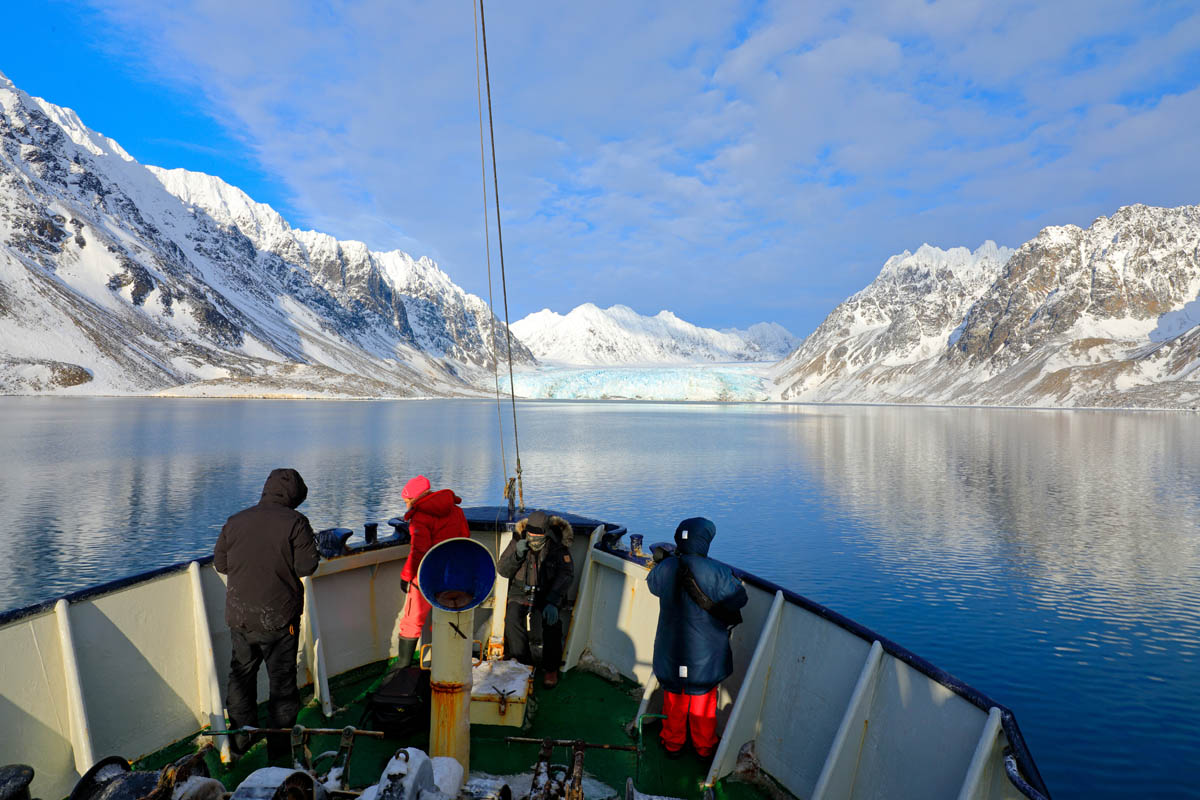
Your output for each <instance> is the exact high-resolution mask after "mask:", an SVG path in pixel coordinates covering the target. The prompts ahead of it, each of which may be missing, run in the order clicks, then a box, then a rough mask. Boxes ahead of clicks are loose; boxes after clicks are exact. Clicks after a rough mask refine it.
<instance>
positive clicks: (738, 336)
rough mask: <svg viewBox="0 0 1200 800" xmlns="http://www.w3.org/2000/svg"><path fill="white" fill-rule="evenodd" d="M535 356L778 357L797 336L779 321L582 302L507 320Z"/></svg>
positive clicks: (672, 361) (633, 361) (611, 359)
mask: <svg viewBox="0 0 1200 800" xmlns="http://www.w3.org/2000/svg"><path fill="white" fill-rule="evenodd" d="M512 331H513V333H514V334H516V335H517V336H518V337H519V338H520V339H521V341H522V342H524V343H525V344H526V345H527V346H528V347H529V349H530V350H531V351H532V352H533V354H534V355H535V356H536V357H537V359H538V360H539V361H543V362H546V363H554V364H563V365H568V364H569V365H575V366H584V365H591V366H621V367H629V366H648V365H681V364H697V363H725V362H734V361H777V360H778V359H780V358H782V357H783V356H784V355H786V354H787V353H788V352H790V351H791V350H792V349H793V348H794V347H795V346H796V344H797V342H798V340H797V339H796V338H795V337H794V336H792V335H791V334H790V333H788V331H787V330H786V329H785V328H783V327H782V326H780V325H776V324H774V323H758V324H757V325H752V326H751V327H750V328H749V330H745V331H740V330H736V329H729V330H723V331H718V330H713V329H712V328H700V327H697V326H696V325H693V324H691V323H690V322H685V321H684V320H681V319H680V318H679V317H677V316H675V315H674V314H672V313H671V312H670V311H660V312H659V313H658V314H656V315H655V316H653V317H646V316H642V315H641V314H638V313H637V312H635V311H634V310H633V309H631V308H628V307H626V306H620V305H617V306H612V307H611V308H607V309H604V308H598V307H597V306H595V305H593V304H591V303H584V304H583V305H581V306H578V307H576V308H574V309H572V310H571V311H570V313H568V314H566V315H562V314H556V313H555V312H553V311H551V310H549V309H544V310H542V311H538V312H536V313H534V314H530V315H529V316H527V317H525V318H524V319H522V320H519V321H518V322H514V323H513V325H512Z"/></svg>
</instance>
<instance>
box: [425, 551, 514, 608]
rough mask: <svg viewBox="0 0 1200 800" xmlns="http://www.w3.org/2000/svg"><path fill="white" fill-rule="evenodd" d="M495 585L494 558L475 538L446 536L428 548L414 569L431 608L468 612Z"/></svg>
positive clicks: (480, 601)
mask: <svg viewBox="0 0 1200 800" xmlns="http://www.w3.org/2000/svg"><path fill="white" fill-rule="evenodd" d="M495 584H496V561H495V559H493V558H492V554H491V552H489V551H488V549H487V548H486V547H484V546H483V545H482V544H480V543H479V542H477V541H475V540H474V539H463V538H458V539H447V540H446V541H444V542H439V543H438V544H435V545H434V546H433V547H431V548H429V552H427V553H425V556H424V558H422V559H421V566H420V567H418V568H417V585H418V587H419V588H420V589H421V594H423V595H424V596H425V599H426V600H428V601H429V603H430V605H432V606H433V607H434V608H440V609H441V610H443V611H468V610H470V609H472V608H475V606H477V605H479V604H480V603H482V602H483V601H484V600H486V599H487V598H488V595H490V594H491V593H492V587H493V586H494V585H495Z"/></svg>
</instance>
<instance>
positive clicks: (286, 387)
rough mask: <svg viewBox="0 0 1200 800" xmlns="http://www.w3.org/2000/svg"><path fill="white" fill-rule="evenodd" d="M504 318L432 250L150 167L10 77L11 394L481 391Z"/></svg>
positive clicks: (5, 135)
mask: <svg viewBox="0 0 1200 800" xmlns="http://www.w3.org/2000/svg"><path fill="white" fill-rule="evenodd" d="M491 323H492V317H491V315H490V313H489V312H488V309H487V307H486V304H485V303H483V301H481V300H480V299H479V298H477V297H474V296H472V295H469V294H466V293H465V292H463V291H462V290H461V289H459V288H458V287H457V286H455V285H454V284H453V282H452V281H450V279H449V277H448V276H446V274H445V273H444V272H442V271H441V270H440V269H438V268H437V266H436V265H435V264H433V263H432V262H431V261H429V260H428V259H419V260H415V259H413V258H411V257H410V256H408V255H407V254H405V253H401V252H399V251H395V252H391V253H376V252H373V251H370V250H369V249H367V247H366V246H365V245H363V244H361V243H358V242H339V241H337V240H335V239H333V238H332V237H329V236H325V235H324V234H320V233H315V232H305V231H294V230H293V229H292V228H291V227H290V226H289V225H288V224H287V223H286V222H285V221H284V220H283V219H282V217H280V216H279V215H278V214H276V213H275V212H274V211H273V210H271V209H270V208H269V207H267V206H265V205H262V204H258V203H254V202H253V201H251V200H250V198H248V197H246V196H245V194H244V193H242V192H240V190H237V189H235V188H234V187H231V186H228V185H227V184H224V183H223V182H221V181H220V180H218V179H216V178H212V177H210V176H205V175H198V174H196V173H187V172H184V171H182V170H173V171H164V170H158V169H155V168H152V167H151V168H148V167H144V166H142V165H140V164H138V163H137V162H136V161H134V160H133V159H132V158H131V157H130V156H129V155H128V154H127V153H126V152H125V151H124V150H122V149H121V148H120V146H119V145H117V144H116V143H115V142H113V141H112V140H110V139H107V138H105V137H103V136H101V135H100V134H97V133H96V132H94V131H91V130H89V129H88V128H86V127H85V126H84V125H83V123H82V122H81V121H80V120H79V118H78V117H77V116H76V115H75V114H74V112H71V111H70V110H68V109H62V108H59V107H57V106H54V105H52V104H49V103H46V102H45V101H42V100H39V99H36V98H31V97H29V96H28V95H25V94H24V93H22V92H20V91H19V90H18V89H16V87H14V86H13V85H12V83H11V82H9V81H8V80H7V79H5V78H4V77H3V76H2V75H0V393H3V392H9V393H11V392H20V393H24V392H40V391H66V392H82V393H116V394H120V393H147V392H157V391H167V392H172V393H181V394H205V393H212V394H289V393H298V394H327V395H332V396H345V395H353V396H364V395H365V396H409V395H428V394H433V395H444V394H461V393H471V392H472V391H473V389H472V388H471V384H472V382H473V381H475V380H477V379H481V378H482V377H483V375H484V374H485V372H488V371H490V370H487V371H485V370H484V369H483V367H485V366H488V365H490V363H491V359H492V358H493V348H492V347H491V346H490V342H491V337H490V329H491ZM497 327H498V330H499V333H500V337H499V338H500V344H499V347H500V352H501V357H503V354H504V350H503V348H504V343H503V326H502V325H500V324H497ZM514 359H515V360H516V361H517V362H519V363H521V362H531V361H532V356H531V355H530V354H529V352H528V350H525V349H524V348H520V349H518V348H517V347H516V346H514Z"/></svg>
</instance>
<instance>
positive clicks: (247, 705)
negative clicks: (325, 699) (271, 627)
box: [225, 622, 300, 761]
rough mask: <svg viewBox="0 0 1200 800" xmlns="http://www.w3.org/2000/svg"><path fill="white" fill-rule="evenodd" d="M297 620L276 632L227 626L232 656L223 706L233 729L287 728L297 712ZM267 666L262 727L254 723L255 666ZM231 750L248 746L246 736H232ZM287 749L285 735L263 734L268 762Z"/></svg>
mask: <svg viewBox="0 0 1200 800" xmlns="http://www.w3.org/2000/svg"><path fill="white" fill-rule="evenodd" d="M299 629H300V624H299V623H298V622H297V623H295V624H294V625H292V626H291V628H290V630H289V629H288V628H283V629H281V630H277V631H247V630H240V629H238V628H231V629H230V631H229V633H230V638H231V639H232V641H233V656H232V658H231V659H230V664H229V690H228V692H226V696H225V707H226V708H227V709H228V710H229V724H230V726H231V727H234V728H244V727H248V726H249V727H267V728H291V727H292V726H293V725H295V724H296V716H297V715H298V714H299V713H300V690H299V689H298V688H297V687H296V647H297V645H298V643H299V637H298V636H297V633H298V631H299ZM264 663H265V664H266V665H267V680H268V681H269V683H270V696H269V697H268V698H267V717H268V719H269V722H268V723H267V724H266V725H264V726H259V724H258V696H257V692H256V689H257V684H258V668H259V666H261V665H262V664H264ZM231 744H232V747H233V751H234V752H235V753H241V752H244V751H245V750H246V749H247V748H248V747H249V746H250V738H249V737H248V736H234V737H233V741H232V742H231ZM290 752H291V740H290V737H289V736H288V735H287V734H272V735H271V736H268V737H267V757H268V758H269V759H271V760H272V761H274V760H278V759H284V758H287V757H288V754H289V753H290Z"/></svg>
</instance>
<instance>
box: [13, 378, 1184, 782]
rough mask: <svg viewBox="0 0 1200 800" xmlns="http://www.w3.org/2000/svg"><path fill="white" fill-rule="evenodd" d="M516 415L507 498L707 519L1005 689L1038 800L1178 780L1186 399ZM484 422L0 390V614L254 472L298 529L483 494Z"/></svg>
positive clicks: (666, 531) (955, 669)
mask: <svg viewBox="0 0 1200 800" xmlns="http://www.w3.org/2000/svg"><path fill="white" fill-rule="evenodd" d="M510 413H511V412H510V411H509V408H508V406H505V407H504V409H503V415H504V427H505V430H506V431H509V430H510V423H511V416H510ZM518 423H519V425H520V434H521V462H522V466H523V468H524V474H525V492H526V498H527V501H528V502H530V504H536V505H540V506H544V507H551V508H559V509H566V510H572V511H575V512H578V513H582V514H587V515H591V516H595V517H601V518H604V519H608V520H612V521H615V522H622V523H625V524H626V525H628V527H629V528H630V530H631V531H633V532H635V533H644V534H645V535H646V539H647V541H655V540H659V539H668V538H670V535H671V533H672V532H673V531H674V527H675V524H676V523H677V522H678V521H679V520H680V519H682V518H684V517H688V516H697V515H700V516H707V517H709V518H711V519H713V520H714V521H715V522H716V524H717V538H716V541H715V542H714V552H713V554H714V555H715V556H716V557H718V558H721V559H724V560H726V561H729V562H731V563H735V564H737V565H738V566H741V567H743V568H744V569H747V570H749V571H751V572H755V573H757V574H759V575H761V576H763V577H765V578H768V579H770V580H773V581H776V582H778V583H780V584H783V585H785V586H788V587H790V588H792V589H794V590H796V591H797V592H799V593H801V594H804V595H807V596H808V597H811V598H812V599H814V600H816V601H818V602H820V603H824V604H825V605H828V606H830V607H832V608H834V609H835V610H837V611H840V612H842V613H844V614H846V615H847V616H850V617H852V618H854V619H856V620H858V621H859V622H861V623H863V624H864V625H866V626H868V627H870V628H873V629H874V630H876V631H878V632H879V633H880V634H881V635H884V636H887V637H889V638H891V639H893V640H894V641H896V642H899V643H900V644H902V645H904V646H906V647H908V648H909V649H911V650H913V651H914V652H916V653H918V654H919V655H921V656H923V657H925V658H927V659H928V660H930V661H932V662H933V663H935V664H937V665H938V666H939V667H941V668H943V669H945V670H947V671H949V672H951V673H953V674H954V675H956V676H958V677H959V678H961V679H963V680H965V681H966V682H968V683H970V684H972V685H974V686H976V687H977V688H979V689H980V690H982V691H983V692H985V693H987V694H989V695H991V696H992V697H994V698H996V699H997V700H999V701H1000V702H1002V703H1005V704H1007V705H1008V706H1010V707H1011V708H1012V709H1013V710H1014V711H1015V712H1016V715H1017V719H1018V721H1019V722H1020V724H1021V727H1022V730H1023V731H1024V733H1025V736H1026V739H1027V740H1028V742H1029V744H1030V747H1031V749H1032V751H1033V753H1034V756H1035V758H1036V759H1037V762H1038V765H1039V767H1040V769H1041V771H1042V774H1043V776H1044V777H1045V779H1046V781H1047V783H1048V784H1049V786H1050V789H1051V791H1052V792H1053V793H1054V795H1055V797H1057V798H1071V797H1089V798H1095V797H1185V796H1200V741H1198V740H1200V726H1198V725H1197V723H1196V720H1197V719H1198V718H1200V660H1198V657H1197V651H1198V650H1200V532H1198V525H1197V522H1198V520H1200V417H1196V416H1195V415H1191V414H1175V413H1131V412H1089V411H1074V412H1071V411H1061V412H1060V411H1020V410H983V409H936V408H881V407H845V406H773V405H694V404H633V403H625V404H619V403H523V404H519V405H518ZM497 428H498V422H497V408H496V405H495V404H494V403H488V402H482V401H407V402H394V403H389V402H368V403H352V402H341V403H338V402H316V401H297V402H288V401H225V400H194V401H193V400H151V399H59V398H47V399H42V398H38V399H23V398H3V399H0V441H2V442H3V449H2V451H0V452H2V454H3V459H2V460H0V519H3V520H4V523H5V527H6V530H5V534H4V536H2V537H0V609H10V608H15V607H20V606H25V605H28V604H31V603H34V602H37V601H41V600H45V599H49V598H52V597H56V596H58V595H61V594H64V593H66V592H69V591H73V590H75V589H79V588H82V587H85V586H89V585H92V584H95V583H99V582H103V581H107V580H111V579H113V578H117V577H121V576H124V575H128V574H132V573H137V572H141V571H144V570H146V569H150V568H153V567H156V566H161V565H166V564H171V563H175V562H178V561H182V560H185V559H187V558H191V557H195V556H200V555H205V554H208V553H210V552H211V549H212V545H213V542H214V541H215V540H216V537H217V533H218V531H219V530H220V527H221V524H222V523H223V522H224V520H225V518H226V517H227V516H228V515H229V514H231V513H233V512H234V511H237V510H238V509H240V508H242V507H244V506H246V505H249V504H251V503H253V502H255V501H256V500H257V498H258V493H259V490H260V489H261V486H262V482H263V479H264V478H265V477H266V474H267V472H268V471H269V470H270V469H271V468H272V467H275V466H292V467H295V468H297V469H299V470H300V472H301V473H302V474H303V475H304V476H305V478H306V480H307V481H308V483H309V486H310V494H309V499H308V501H307V503H305V505H303V506H302V507H301V510H302V511H304V512H305V513H307V514H308V516H309V517H310V519H311V520H312V522H313V526H314V527H315V528H318V529H319V528H322V527H332V526H334V525H344V526H347V527H352V528H355V529H356V530H358V531H359V532H361V529H362V523H363V522H364V521H381V522H382V521H384V520H386V519H387V518H388V517H390V516H393V515H395V514H397V513H398V512H399V511H400V510H401V509H402V508H403V504H402V502H401V500H400V489H401V488H402V487H403V485H404V482H405V481H406V480H407V479H408V478H409V477H411V476H412V475H414V474H416V473H418V472H423V473H425V474H426V475H428V476H429V477H430V479H431V480H432V481H433V484H434V486H438V487H440V486H451V487H453V488H455V489H456V490H457V491H458V493H459V494H460V495H461V496H462V497H463V498H464V500H465V503H466V504H467V505H487V504H499V503H500V502H501V500H500V488H501V486H502V472H503V471H502V468H501V458H500V449H499V444H498V442H499V437H498V431H497ZM507 458H508V465H509V471H510V472H511V470H512V464H513V452H512V448H511V436H510V438H509V448H508V453H507Z"/></svg>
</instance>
